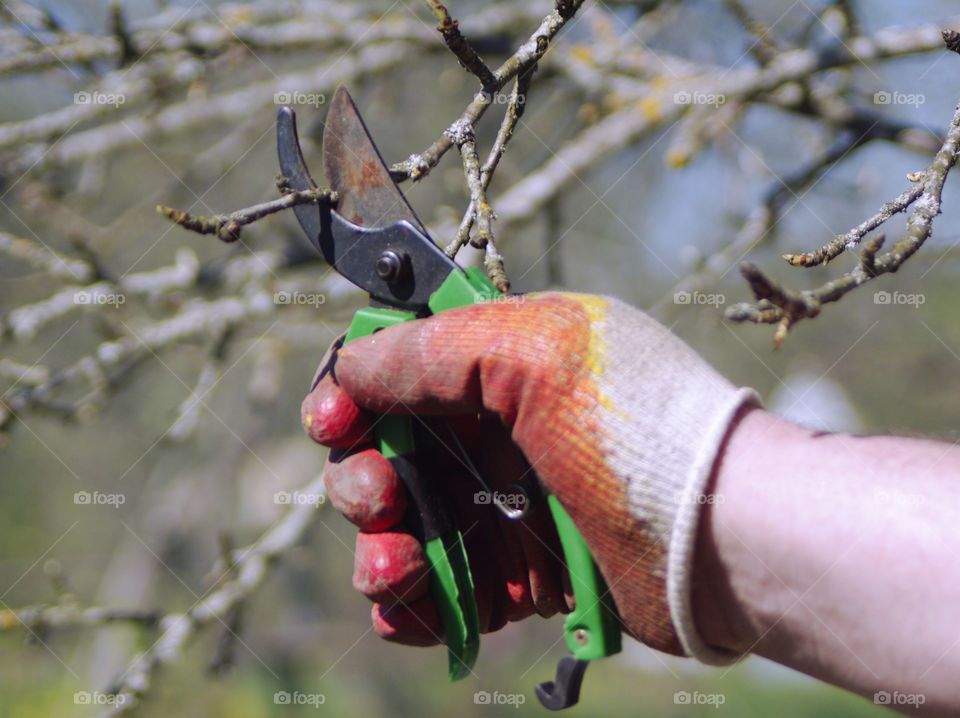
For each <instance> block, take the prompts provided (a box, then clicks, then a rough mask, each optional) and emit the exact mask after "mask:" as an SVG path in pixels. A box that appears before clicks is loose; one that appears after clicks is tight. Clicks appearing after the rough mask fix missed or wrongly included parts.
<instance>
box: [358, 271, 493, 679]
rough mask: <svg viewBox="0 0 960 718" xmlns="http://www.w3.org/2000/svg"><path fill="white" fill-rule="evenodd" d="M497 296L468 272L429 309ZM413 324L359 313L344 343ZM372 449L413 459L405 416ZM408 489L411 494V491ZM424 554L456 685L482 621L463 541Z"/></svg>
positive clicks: (454, 538)
mask: <svg viewBox="0 0 960 718" xmlns="http://www.w3.org/2000/svg"><path fill="white" fill-rule="evenodd" d="M498 296H500V292H498V291H497V289H496V288H495V287H494V286H493V285H492V284H491V283H490V282H489V280H487V278H486V277H484V276H483V275H482V274H481V273H480V272H479V271H478V270H477V269H475V268H473V267H471V268H469V269H467V271H466V272H451V273H450V275H449V276H448V277H447V279H446V280H445V281H444V283H443V284H442V285H441V286H440V288H439V289H438V290H437V291H436V292H434V293H433V295H432V296H431V298H430V302H429V307H430V310H431V311H432V312H434V313H436V312H440V311H444V310H446V309H453V308H454V307H460V306H464V305H467V304H475V303H476V302H480V301H484V300H486V299H492V298H494V297H498ZM416 318H417V317H416V315H415V314H413V313H411V312H404V311H399V310H395V309H382V308H377V307H370V308H367V309H361V310H359V311H358V312H357V313H356V314H355V315H354V317H353V321H352V322H351V323H350V328H349V329H348V330H347V336H346V339H345V340H344V342H345V343H349V342H350V341H352V340H354V339H356V338H358V337H364V336H369V335H370V334H373V333H374V332H376V331H379V330H380V329H384V328H386V327H389V326H393V325H394V324H399V323H401V322H406V321H410V320H412V319H416ZM374 443H375V444H376V446H377V448H378V449H379V450H380V452H381V453H382V454H383V455H384V456H385V457H386V458H387V459H394V458H395V457H403V456H408V457H412V456H413V455H414V453H415V450H416V446H415V440H414V434H413V420H412V419H411V418H410V417H405V416H389V415H388V416H383V417H380V418H379V419H378V420H377V421H376V423H375V425H374ZM407 478H408V479H409V480H411V481H413V480H416V479H414V478H412V477H407ZM401 479H404V477H403V476H401ZM407 488H408V490H410V491H411V493H413V490H415V487H411V486H408V487H407ZM424 553H425V554H426V556H427V560H428V561H429V562H430V592H431V595H432V596H433V599H434V603H435V604H436V606H437V611H438V613H439V614H440V621H441V623H442V625H443V632H444V640H445V641H446V644H447V654H448V659H449V669H450V670H449V672H450V680H451V681H455V680H459V679H461V678H465V677H466V676H468V675H470V673H471V671H472V669H473V666H474V664H475V663H476V660H477V654H478V653H479V651H480V620H479V617H478V614H477V602H476V598H474V594H473V578H472V576H471V575H470V567H469V564H468V563H467V552H466V549H465V548H464V545H463V536H462V534H461V533H460V531H459V529H457V528H456V527H455V526H452V525H450V526H447V527H446V529H445V530H444V531H442V532H441V533H440V534H439V535H437V536H434V537H432V538H428V539H427V540H425V541H424Z"/></svg>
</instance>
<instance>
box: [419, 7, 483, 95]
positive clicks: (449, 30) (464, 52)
mask: <svg viewBox="0 0 960 718" xmlns="http://www.w3.org/2000/svg"><path fill="white" fill-rule="evenodd" d="M427 4H428V5H429V6H430V11H431V12H432V13H433V16H434V17H435V18H436V19H437V22H439V23H440V25H439V27H437V30H439V31H440V34H441V35H443V41H444V42H445V43H446V45H447V47H449V48H450V52H452V53H453V54H454V55H456V56H457V59H458V60H460V64H461V65H463V66H464V67H465V68H466V69H467V71H468V72H471V73H473V74H474V75H476V77H477V79H478V80H480V85H481V87H482V88H483V89H484V90H488V91H489V88H492V87H493V86H494V85H495V84H496V82H497V78H495V77H494V76H493V73H492V72H490V68H489V67H487V65H486V64H485V63H484V61H483V59H482V58H481V57H480V55H479V54H477V51H476V50H474V49H473V46H472V45H471V44H470V43H469V42H467V39H466V38H465V37H464V36H463V35H462V34H461V33H460V27H459V25H460V23H458V22H457V21H456V20H454V19H453V18H452V17H450V13H449V12H448V11H447V8H446V7H444V6H443V5H442V4H441V3H440V2H439V0H427Z"/></svg>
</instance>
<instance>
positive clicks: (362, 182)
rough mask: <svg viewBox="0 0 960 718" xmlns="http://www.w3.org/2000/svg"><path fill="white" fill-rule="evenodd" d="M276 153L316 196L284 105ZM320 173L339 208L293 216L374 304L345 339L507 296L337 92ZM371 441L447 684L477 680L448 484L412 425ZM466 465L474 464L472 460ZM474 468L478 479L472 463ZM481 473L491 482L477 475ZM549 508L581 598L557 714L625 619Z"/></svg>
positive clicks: (388, 421)
mask: <svg viewBox="0 0 960 718" xmlns="http://www.w3.org/2000/svg"><path fill="white" fill-rule="evenodd" d="M277 152H278V154H279V157H280V169H281V172H282V174H283V176H284V177H285V179H286V181H287V183H288V185H289V187H290V188H291V189H293V190H309V189H314V188H316V186H317V185H316V184H315V183H314V181H313V179H312V178H311V177H310V172H309V170H307V166H306V163H305V162H304V159H303V154H302V152H301V150H300V142H299V139H298V138H297V125H296V116H295V113H294V111H293V110H292V109H291V108H290V107H287V106H284V107H281V108H280V110H279V112H278V114H277ZM323 171H324V175H325V177H326V181H327V183H328V184H329V186H330V187H331V188H332V189H333V190H335V191H336V192H337V194H338V195H339V200H338V202H337V207H336V210H334V209H331V208H330V207H329V206H327V205H319V206H318V205H298V206H296V207H294V213H295V214H296V216H297V219H298V220H299V222H300V226H301V227H302V228H303V231H304V232H306V234H307V237H308V238H309V239H310V242H311V243H312V244H313V245H314V246H315V247H316V248H317V249H318V250H319V251H320V253H321V254H322V255H323V257H324V259H326V261H327V262H328V263H329V264H330V266H331V267H333V268H334V269H335V270H336V271H337V272H339V273H340V274H341V275H343V277H345V278H346V279H348V280H349V281H351V282H353V283H354V284H356V285H357V286H358V287H360V288H361V289H363V290H364V291H366V292H367V293H369V295H370V302H371V306H370V307H369V308H364V309H361V310H359V311H357V312H356V314H355V315H354V317H353V320H352V321H351V323H350V327H349V329H348V330H347V334H346V338H345V340H344V341H345V342H350V341H352V340H353V339H356V338H357V337H363V336H367V335H370V334H373V333H374V332H376V331H379V330H380V329H384V328H386V327H389V326H392V325H394V324H398V323H400V322H405V321H410V320H412V319H418V318H421V317H425V316H428V315H430V314H436V313H437V312H442V311H444V310H447V309H452V308H454V307H459V306H464V305H468V304H474V303H477V302H482V301H486V300H490V299H494V298H496V297H499V296H502V295H501V293H500V292H499V291H498V290H497V289H496V288H495V287H494V286H493V284H492V283H491V282H490V281H489V280H488V279H487V278H486V277H485V276H484V275H483V274H482V273H481V272H480V271H479V270H478V269H477V268H475V267H468V268H466V269H464V268H462V267H460V266H459V265H458V264H457V263H456V262H455V261H453V259H451V258H450V257H448V256H447V255H446V254H444V252H443V251H441V249H440V248H439V247H438V246H437V245H436V244H434V242H433V241H432V240H431V239H430V236H429V235H428V234H427V230H426V228H425V227H424V226H423V223H422V222H420V220H419V219H418V218H417V215H416V213H414V211H413V209H412V208H411V207H410V205H409V204H408V203H407V200H406V198H405V197H404V196H403V193H402V192H401V191H400V188H399V187H397V185H396V183H395V182H394V181H393V179H392V178H391V177H390V172H389V170H388V169H387V166H386V164H385V163H384V161H383V158H382V157H381V156H380V153H379V152H378V151H377V148H376V145H375V144H374V142H373V139H372V138H371V137H370V133H369V132H368V131H367V127H366V125H365V124H364V122H363V120H362V119H361V117H360V114H359V112H358V111H357V108H356V106H355V105H354V103H353V100H352V99H351V97H350V94H349V93H348V92H347V91H346V89H344V88H343V87H339V88H338V89H337V91H336V93H335V94H334V96H333V99H332V101H331V103H330V106H329V110H328V113H327V119H326V124H325V127H324V132H323ZM374 439H375V444H376V446H377V448H378V449H379V450H380V451H381V452H382V453H383V455H384V456H385V457H386V458H387V459H388V460H389V461H390V462H391V464H393V466H394V468H395V470H396V472H397V474H398V476H399V477H400V479H401V481H402V482H403V484H404V486H405V488H406V489H407V492H408V494H409V495H410V498H411V502H412V505H413V510H412V511H411V512H408V517H407V519H408V523H412V524H413V525H412V526H411V527H410V528H411V530H412V531H413V533H414V534H415V535H417V536H418V538H420V540H421V541H422V542H423V545H424V549H425V553H426V556H427V559H428V561H429V563H430V567H431V575H430V591H431V595H432V597H433V599H434V601H435V603H436V605H437V609H438V612H439V615H440V619H441V622H442V626H443V631H444V640H445V642H446V645H447V649H448V656H449V667H450V680H458V679H460V678H464V677H466V676H467V675H469V674H470V673H472V669H473V665H474V662H475V661H476V658H477V653H478V652H479V649H480V631H479V621H478V617H477V603H476V599H475V598H474V592H473V579H472V578H471V574H470V566H469V563H468V561H467V554H466V551H465V550H464V545H463V537H462V535H461V533H460V529H459V528H458V527H457V526H456V525H455V524H454V523H453V521H452V520H451V519H450V516H449V514H448V512H447V510H446V507H445V502H444V500H443V494H442V490H441V488H442V487H440V486H438V485H435V484H434V483H432V482H431V480H430V478H429V477H428V476H425V475H424V474H422V473H420V472H419V471H418V469H417V465H418V463H417V460H416V456H417V454H418V451H419V452H420V454H421V456H422V452H423V450H424V446H423V443H424V442H423V439H422V435H420V433H419V432H418V431H416V426H415V423H414V419H413V418H412V417H406V416H394V415H384V416H382V417H379V418H378V420H377V421H376V423H375V427H374ZM461 448H462V447H461ZM464 458H465V459H466V461H469V459H468V458H467V457H466V455H465V452H464ZM470 467H471V470H472V471H473V468H472V464H470ZM473 473H474V475H475V476H476V478H477V479H478V480H480V481H481V483H483V479H482V478H481V477H480V476H479V474H477V473H476V471H473ZM484 487H485V488H486V485H485V484H484ZM547 501H548V503H549V506H550V511H551V514H552V516H553V520H554V523H555V524H556V527H557V532H558V534H559V536H560V542H561V545H562V546H563V552H564V559H565V563H566V567H567V570H568V572H569V575H570V580H571V583H572V586H573V590H574V597H575V599H576V607H575V609H574V611H573V612H572V613H571V614H570V615H568V616H567V618H566V622H565V624H564V634H565V638H566V642H567V645H568V646H569V648H570V651H571V653H572V654H573V655H571V656H566V657H564V658H562V659H561V660H560V663H559V665H558V667H557V675H556V679H555V680H554V681H548V682H545V683H541V684H539V685H538V686H537V689H536V691H537V696H538V698H539V699H540V702H541V703H542V704H543V705H544V706H546V707H547V708H549V709H551V710H560V709H562V708H567V707H569V706H572V705H574V704H575V703H576V702H577V700H578V698H579V693H580V683H581V681H582V680H583V674H584V671H585V670H586V666H587V662H588V661H590V660H594V659H596V658H602V657H604V656H609V655H612V654H614V653H617V652H619V651H620V620H619V618H618V616H617V613H616V608H615V607H614V605H613V603H612V600H611V598H610V595H609V591H608V590H607V587H606V584H605V583H604V580H603V577H602V576H601V575H600V572H599V570H598V569H597V566H596V564H595V563H594V561H593V558H592V557H591V555H590V552H589V550H588V549H587V545H586V543H585V542H584V540H583V537H582V536H581V535H580V533H579V531H578V530H577V528H576V527H575V526H574V524H573V521H572V520H571V519H570V517H569V515H568V514H567V512H566V511H565V510H564V508H563V507H562V506H561V505H560V502H559V501H557V500H556V498H555V497H554V496H552V495H548V496H547ZM526 504H527V505H528V504H529V502H526ZM498 507H499V508H500V509H501V510H502V511H503V512H504V513H505V514H506V515H507V516H508V517H509V518H519V517H520V516H522V515H523V513H524V511H522V510H517V509H511V508H509V507H508V506H507V505H506V504H498ZM411 514H412V515H411Z"/></svg>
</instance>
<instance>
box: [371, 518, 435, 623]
mask: <svg viewBox="0 0 960 718" xmlns="http://www.w3.org/2000/svg"><path fill="white" fill-rule="evenodd" d="M429 572H430V564H429V563H428V561H427V557H426V555H425V554H424V553H423V547H422V546H421V545H420V543H419V542H418V541H417V540H416V539H415V538H414V537H413V536H411V535H410V534H408V533H403V532H400V531H383V532H381V533H365V532H363V531H361V532H360V533H359V534H357V552H356V554H355V555H354V558H353V587H354V588H355V589H357V590H358V591H359V592H360V593H362V594H363V595H364V596H366V597H367V598H369V599H370V600H372V601H375V602H376V603H382V604H384V605H387V606H390V605H393V604H396V603H412V602H414V601H416V600H417V599H418V598H422V597H423V596H425V595H426V593H427V591H428V590H429V588H430V575H429Z"/></svg>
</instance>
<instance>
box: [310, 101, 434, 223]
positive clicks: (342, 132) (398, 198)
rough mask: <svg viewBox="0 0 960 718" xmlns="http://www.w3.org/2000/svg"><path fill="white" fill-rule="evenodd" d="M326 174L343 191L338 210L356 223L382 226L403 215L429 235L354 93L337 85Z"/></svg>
mask: <svg viewBox="0 0 960 718" xmlns="http://www.w3.org/2000/svg"><path fill="white" fill-rule="evenodd" d="M323 172H324V175H325V177H326V181H327V184H329V186H330V187H331V188H332V189H334V190H336V192H337V194H339V195H340V201H339V202H338V203H337V212H338V213H339V214H340V215H341V216H343V217H345V218H346V219H348V220H350V221H351V222H353V223H354V224H359V225H362V226H364V227H382V226H384V225H388V224H392V223H393V222H397V221H399V220H401V219H405V220H407V221H409V222H411V223H412V224H413V225H414V226H415V227H419V228H420V229H421V230H423V231H424V233H426V230H425V229H424V227H423V224H422V223H421V222H420V220H419V219H418V218H417V215H416V214H415V213H414V211H413V209H412V208H411V207H410V205H409V204H408V203H407V200H406V198H405V197H404V196H403V193H402V192H401V191H400V188H399V187H397V185H396V183H395V182H394V181H393V180H392V179H391V178H390V171H389V170H388V169H387V165H386V164H385V163H384V161H383V158H382V157H381V156H380V153H379V152H378V151H377V147H376V145H374V143H373V139H372V138H371V137H370V133H369V132H368V131H367V127H366V125H365V124H364V123H363V119H362V118H361V117H360V113H359V112H358V111H357V108H356V105H354V104H353V100H352V99H351V97H350V93H349V92H347V90H346V89H345V88H344V87H342V86H341V87H338V88H337V91H336V92H335V93H334V95H333V100H332V101H331V102H330V109H329V110H328V111H327V122H326V126H325V127H324V130H323Z"/></svg>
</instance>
